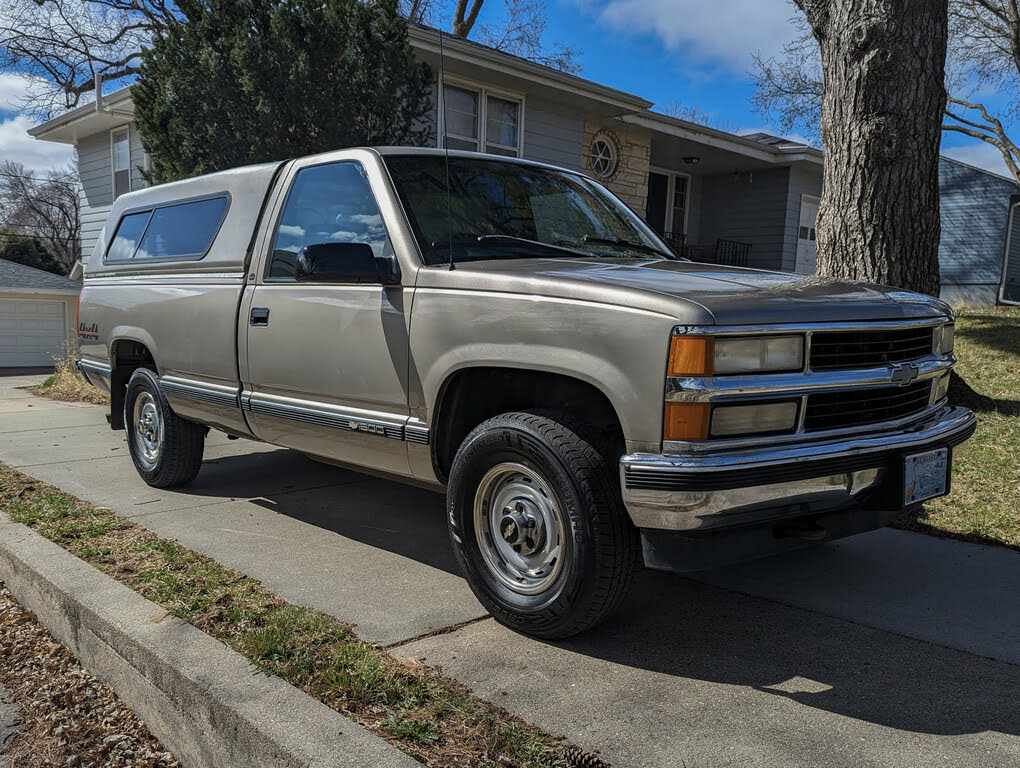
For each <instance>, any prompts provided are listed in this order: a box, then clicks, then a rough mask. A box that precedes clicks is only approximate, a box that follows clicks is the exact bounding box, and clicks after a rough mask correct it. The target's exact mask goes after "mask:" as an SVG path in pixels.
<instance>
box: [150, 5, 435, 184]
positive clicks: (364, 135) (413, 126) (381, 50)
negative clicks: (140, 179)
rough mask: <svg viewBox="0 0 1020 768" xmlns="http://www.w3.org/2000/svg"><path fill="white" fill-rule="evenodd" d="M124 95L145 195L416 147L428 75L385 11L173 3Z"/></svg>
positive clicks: (424, 133) (422, 135)
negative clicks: (182, 19) (237, 173)
mask: <svg viewBox="0 0 1020 768" xmlns="http://www.w3.org/2000/svg"><path fill="white" fill-rule="evenodd" d="M179 6H180V8H181V11H182V12H183V13H184V14H185V16H186V19H187V21H186V23H184V24H181V25H178V26H175V27H170V28H168V29H166V30H165V31H164V32H162V33H160V34H159V35H158V36H157V37H156V38H155V39H154V41H153V45H152V47H151V48H150V49H149V50H147V51H146V52H145V54H144V56H143V62H142V75H141V77H140V78H139V80H138V82H137V84H136V85H135V86H134V88H133V90H132V97H133V100H134V103H135V118H136V120H137V121H138V126H139V129H140V131H141V135H142V143H143V145H144V147H145V149H146V151H147V152H148V153H149V154H150V156H151V158H152V165H151V168H150V170H149V172H148V173H149V180H150V181H152V182H155V183H160V182H165V181H172V180H175V179H181V178H186V177H188V176H193V175H196V174H200V173H209V172H212V171H217V170H222V169H224V168H231V167H235V166H239V165H245V164H249V163H258V162H265V161H270V160H280V159H284V158H287V157H294V156H300V155H307V154H313V153H316V152H325V151H328V150H334V149H341V148H344V147H350V146H362V145H382V144H411V145H420V144H424V143H426V142H427V141H428V140H429V138H430V136H431V128H429V127H423V126H426V125H427V123H426V122H425V121H424V120H423V118H424V117H425V116H426V115H427V113H428V112H429V110H430V109H431V73H430V72H429V68H428V65H426V64H424V63H422V62H418V61H416V60H415V57H414V54H413V53H412V51H411V48H410V45H409V43H408V36H407V23H406V21H405V20H404V19H402V18H401V17H400V16H399V14H398V13H397V2H396V0H377V2H374V3H371V4H366V3H363V2H360V1H359V0H319V2H315V3H306V2H302V0H182V1H181V2H180V3H179Z"/></svg>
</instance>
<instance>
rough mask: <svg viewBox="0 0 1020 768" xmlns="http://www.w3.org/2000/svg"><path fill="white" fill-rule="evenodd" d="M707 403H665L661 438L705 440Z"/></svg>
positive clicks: (707, 418) (706, 432) (707, 413)
mask: <svg viewBox="0 0 1020 768" xmlns="http://www.w3.org/2000/svg"><path fill="white" fill-rule="evenodd" d="M711 407H712V406H710V405H709V404H708V403H666V413H665V424H664V426H663V430H662V438H663V440H705V439H707V438H708V421H709V415H710V412H711Z"/></svg>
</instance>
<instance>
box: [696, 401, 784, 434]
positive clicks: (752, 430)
mask: <svg viewBox="0 0 1020 768" xmlns="http://www.w3.org/2000/svg"><path fill="white" fill-rule="evenodd" d="M796 426H797V402H796V401H790V402H784V403H758V404H756V405H717V406H716V407H715V408H713V409H712V429H711V435H712V437H732V436H734V435H760V434H765V433H777V432H792V431H793V430H794V429H795V428H796Z"/></svg>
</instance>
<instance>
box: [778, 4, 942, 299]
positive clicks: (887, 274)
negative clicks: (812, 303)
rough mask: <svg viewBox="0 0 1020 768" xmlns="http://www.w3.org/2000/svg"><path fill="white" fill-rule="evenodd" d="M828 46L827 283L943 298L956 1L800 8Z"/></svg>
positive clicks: (822, 250) (822, 236)
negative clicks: (945, 131)
mask: <svg viewBox="0 0 1020 768" xmlns="http://www.w3.org/2000/svg"><path fill="white" fill-rule="evenodd" d="M796 2H797V4H798V5H799V6H800V8H801V10H803V11H804V13H805V15H806V16H807V19H808V22H809V23H810V24H811V28H812V31H813V32H814V35H815V37H816V38H817V40H818V43H819V45H820V46H821V52H822V73H823V77H824V90H823V94H822V120H821V134H822V147H823V148H824V150H825V160H824V184H823V188H822V199H821V204H820V206H819V211H818V223H817V227H816V231H817V245H818V273H819V274H820V275H825V276H829V277H837V278H844V279H851V280H863V281H868V282H875V283H885V284H888V285H894V286H898V287H901V288H906V289H909V290H914V291H919V292H921V293H926V294H930V295H932V296H936V295H938V290H939V262H938V247H939V233H940V223H939V186H938V158H939V138H940V135H941V130H942V111H943V109H944V108H945V106H946V92H945V87H944V84H943V73H944V69H945V60H946V38H947V34H948V33H947V25H948V10H947V0H796Z"/></svg>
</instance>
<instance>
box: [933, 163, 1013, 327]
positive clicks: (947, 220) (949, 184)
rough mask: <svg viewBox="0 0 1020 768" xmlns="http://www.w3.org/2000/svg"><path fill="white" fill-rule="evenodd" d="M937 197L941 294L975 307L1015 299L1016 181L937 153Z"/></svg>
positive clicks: (958, 302)
mask: <svg viewBox="0 0 1020 768" xmlns="http://www.w3.org/2000/svg"><path fill="white" fill-rule="evenodd" d="M939 198H940V201H941V208H942V238H941V240H940V241H939V261H940V266H941V271H942V297H943V298H944V299H946V300H947V301H949V302H950V303H952V304H968V305H970V306H975V307H976V306H987V305H990V304H995V303H996V301H997V300H999V301H1005V302H1011V301H1012V302H1020V229H1018V228H1020V216H1017V217H1014V215H1013V212H1014V211H1015V210H1016V206H1017V205H1020V187H1018V186H1017V184H1016V182H1015V181H1013V179H1011V178H1007V177H1005V176H999V175H998V174H995V173H991V172H990V171H986V170H983V169H981V168H975V167H974V166H971V165H967V164H966V163H961V162H960V161H958V160H952V159H950V158H948V157H942V158H940V160H939ZM1007 248H1009V250H1008V251H1007Z"/></svg>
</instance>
